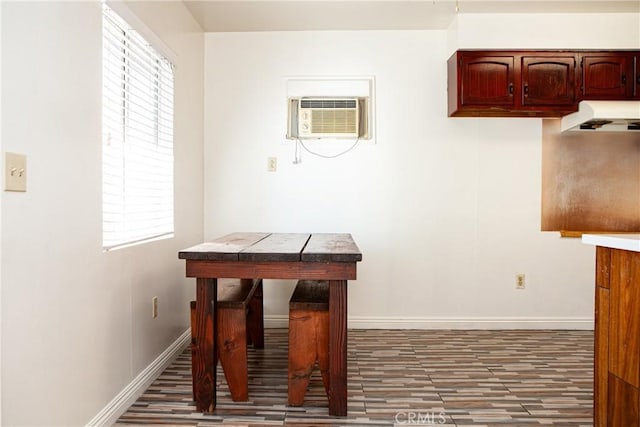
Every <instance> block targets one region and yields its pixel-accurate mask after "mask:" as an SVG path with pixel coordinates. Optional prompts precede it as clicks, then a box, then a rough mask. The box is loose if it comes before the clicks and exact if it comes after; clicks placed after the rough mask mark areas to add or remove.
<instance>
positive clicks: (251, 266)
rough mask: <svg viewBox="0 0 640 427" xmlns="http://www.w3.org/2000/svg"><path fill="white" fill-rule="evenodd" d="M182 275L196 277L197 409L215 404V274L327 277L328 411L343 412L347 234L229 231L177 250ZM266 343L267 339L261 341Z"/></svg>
mask: <svg viewBox="0 0 640 427" xmlns="http://www.w3.org/2000/svg"><path fill="white" fill-rule="evenodd" d="M178 257H179V258H180V259H184V260H186V269H187V277H195V278H196V307H197V308H196V321H195V331H193V334H194V336H195V342H194V343H193V351H194V353H195V354H197V357H195V358H194V360H193V363H192V369H193V378H194V384H193V390H194V400H195V402H196V407H197V409H198V410H199V411H205V412H213V410H214V409H215V407H216V366H215V364H214V361H215V358H214V355H215V353H216V339H215V334H216V327H215V313H214V311H215V306H216V297H217V278H240V279H258V278H261V279H308V280H328V281H329V414H330V415H337V416H345V415H347V280H354V279H355V278H356V263H357V262H358V261H361V260H362V253H361V252H360V249H358V246H357V245H356V244H355V242H354V241H353V238H352V237H351V235H350V234H326V233H314V234H303V233H293V234H284V233H232V234H229V235H227V236H223V237H220V238H218V239H215V240H213V241H211V242H206V243H202V244H200V245H197V246H194V247H191V248H188V249H185V250H182V251H180V252H179V254H178ZM267 345H268V344H267Z"/></svg>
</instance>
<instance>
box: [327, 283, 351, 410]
mask: <svg viewBox="0 0 640 427" xmlns="http://www.w3.org/2000/svg"><path fill="white" fill-rule="evenodd" d="M329 415H335V416H341V417H343V416H346V415H347V281H346V280H331V281H329Z"/></svg>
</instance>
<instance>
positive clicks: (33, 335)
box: [1, 2, 203, 426]
mask: <svg viewBox="0 0 640 427" xmlns="http://www.w3.org/2000/svg"><path fill="white" fill-rule="evenodd" d="M150 6H151V5H150V4H145V5H139V7H136V9H135V12H136V13H138V14H139V15H140V18H141V19H142V21H144V22H145V23H146V24H147V25H148V26H149V27H150V28H151V29H152V30H153V31H154V32H155V33H156V34H157V35H158V36H159V37H160V38H161V39H162V40H163V41H164V43H166V44H167V45H168V46H169V47H170V48H171V49H172V50H173V51H174V52H176V54H177V57H178V59H177V64H176V65H177V68H176V73H175V75H176V84H175V86H176V108H175V116H176V126H175V204H176V214H175V237H174V238H172V239H167V240H162V241H158V242H154V243H148V244H144V245H139V246H135V247H131V248H127V249H121V250H117V251H112V252H108V253H104V252H103V251H102V247H101V241H102V237H101V236H102V231H101V229H102V226H101V172H100V171H101V72H102V71H101V6H100V3H99V2H37V3H31V2H3V4H2V26H1V28H2V30H1V31H2V66H3V69H2V105H3V108H2V125H3V126H2V141H3V147H2V149H3V150H7V151H13V152H18V153H24V154H26V155H27V158H28V174H29V176H28V191H27V192H26V193H5V194H3V200H2V218H1V219H2V227H1V229H2V236H1V238H2V245H1V251H2V263H1V268H2V270H1V274H2V276H1V279H2V282H1V283H2V355H1V356H2V375H1V376H2V408H3V411H2V424H3V425H65V426H71V425H84V424H85V423H86V422H87V421H89V420H90V419H91V418H92V417H93V416H95V415H96V414H97V413H98V411H100V410H101V409H102V408H103V407H104V405H105V404H107V402H109V401H110V400H111V399H112V398H113V397H114V396H115V395H116V394H117V393H118V392H119V391H120V390H122V388H123V387H124V386H125V385H127V384H128V383H129V382H130V381H131V380H132V379H133V378H134V377H135V376H136V375H137V374H138V373H139V372H140V371H141V370H142V369H143V368H145V367H147V365H149V363H150V362H151V361H152V360H154V359H155V358H156V357H157V356H158V355H159V354H160V353H161V352H162V351H163V350H165V349H166V348H167V347H168V346H169V345H170V344H171V343H172V342H173V341H174V340H175V339H176V338H177V337H178V336H180V335H181V334H182V333H183V332H184V331H185V330H186V329H187V327H188V319H189V317H188V305H187V304H188V300H189V297H190V296H191V295H192V294H193V288H194V286H193V283H192V282H191V281H190V280H187V279H185V278H184V264H183V262H181V261H179V260H178V259H177V251H178V250H179V249H181V248H184V247H186V246H189V245H192V244H194V243H196V242H199V241H201V239H202V223H203V221H202V212H203V206H202V95H201V93H202V81H203V76H202V70H203V62H202V61H203V57H202V50H203V35H202V33H201V32H200V30H199V27H198V26H197V25H196V24H195V22H194V21H193V19H192V18H191V16H190V15H189V14H188V13H187V12H186V9H184V7H183V6H182V4H181V3H179V2H166V3H163V4H162V5H158V4H156V6H155V7H154V8H151V7H150ZM167 16H171V19H170V20H167V19H166V17H167ZM153 296H158V297H159V317H158V318H157V319H155V320H154V319H152V318H151V299H152V297H153Z"/></svg>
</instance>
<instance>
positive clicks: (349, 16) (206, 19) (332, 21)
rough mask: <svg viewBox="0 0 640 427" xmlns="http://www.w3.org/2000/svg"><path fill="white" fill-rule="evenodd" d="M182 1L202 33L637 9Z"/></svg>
mask: <svg viewBox="0 0 640 427" xmlns="http://www.w3.org/2000/svg"><path fill="white" fill-rule="evenodd" d="M183 2H184V3H185V5H186V7H187V8H188V9H189V11H190V12H191V14H192V15H193V17H194V18H195V19H196V21H198V23H199V24H200V26H201V27H202V29H203V30H204V31H206V32H220V31H306V30H419V29H444V28H447V27H448V25H449V24H450V23H451V21H452V20H453V18H454V17H455V15H456V13H460V14H464V13H617V12H618V13H630V12H635V13H640V0H621V1H618V0H603V1H597V0H586V1H585V0H564V1H555V0H492V1H485V0H458V1H456V0H279V1H276V0H183ZM456 8H457V11H456Z"/></svg>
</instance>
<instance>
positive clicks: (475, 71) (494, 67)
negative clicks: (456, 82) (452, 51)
mask: <svg viewBox="0 0 640 427" xmlns="http://www.w3.org/2000/svg"><path fill="white" fill-rule="evenodd" d="M460 64H461V79H462V81H461V88H462V101H461V103H462V105H464V106H471V105H483V106H498V107H507V108H510V107H513V105H514V94H513V90H514V83H515V82H514V74H515V73H514V58H513V56H478V57H474V56H467V57H464V58H461V62H460Z"/></svg>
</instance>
